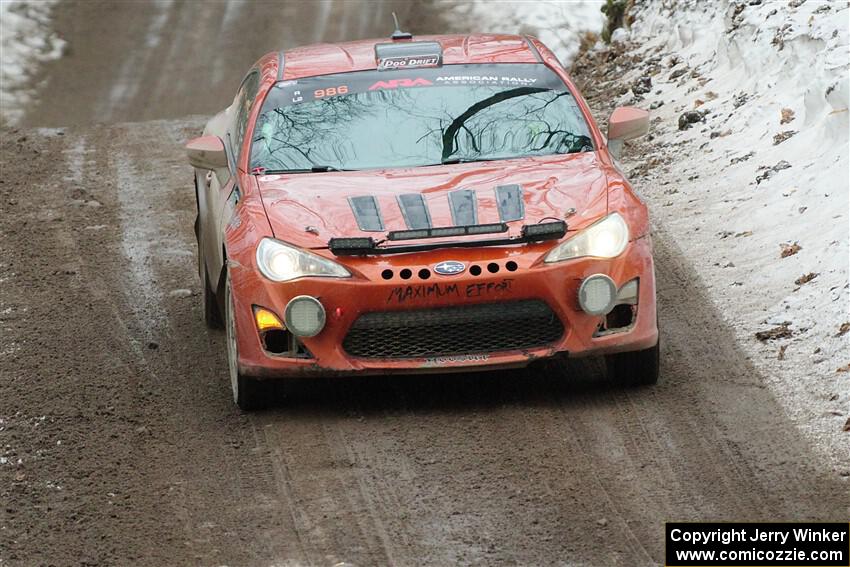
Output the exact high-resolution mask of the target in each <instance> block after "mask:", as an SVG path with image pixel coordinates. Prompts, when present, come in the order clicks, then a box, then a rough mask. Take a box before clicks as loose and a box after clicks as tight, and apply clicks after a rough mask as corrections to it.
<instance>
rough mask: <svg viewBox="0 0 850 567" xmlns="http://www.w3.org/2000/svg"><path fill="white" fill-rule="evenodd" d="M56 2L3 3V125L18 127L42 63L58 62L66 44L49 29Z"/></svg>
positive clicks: (0, 82)
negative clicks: (34, 78)
mask: <svg viewBox="0 0 850 567" xmlns="http://www.w3.org/2000/svg"><path fill="white" fill-rule="evenodd" d="M55 3H56V0H11V1H7V0H3V2H0V53H2V55H0V123H6V124H17V123H18V122H19V121H20V120H21V118H22V117H23V116H24V114H25V113H26V108H27V105H28V104H29V101H30V99H31V98H32V97H33V95H34V94H35V89H34V88H33V86H32V85H31V84H30V83H31V81H32V79H33V77H34V76H35V74H36V71H37V67H38V64H39V63H42V62H45V61H51V60H53V59H58V58H59V57H61V56H62V52H63V50H64V49H65V41H64V40H62V39H60V38H59V37H58V36H57V35H56V34H55V33H53V32H52V31H51V29H50V12H51V10H52V9H53V5H54V4H55Z"/></svg>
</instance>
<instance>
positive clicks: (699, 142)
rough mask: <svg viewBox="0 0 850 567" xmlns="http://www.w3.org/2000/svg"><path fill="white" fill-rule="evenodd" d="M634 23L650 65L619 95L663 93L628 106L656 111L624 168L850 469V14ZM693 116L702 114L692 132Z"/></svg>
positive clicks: (730, 6) (653, 12)
mask: <svg viewBox="0 0 850 567" xmlns="http://www.w3.org/2000/svg"><path fill="white" fill-rule="evenodd" d="M633 15H634V16H635V21H634V23H633V25H632V28H631V30H630V40H631V41H632V42H633V43H632V45H633V52H632V54H633V55H637V56H638V59H639V60H640V61H641V62H640V63H638V64H637V65H635V66H634V67H632V68H630V69H627V70H624V75H623V82H624V83H625V84H627V85H631V84H634V82H635V81H636V80H637V79H638V78H641V77H650V78H651V83H652V88H651V90H650V91H649V93H645V94H643V95H635V93H634V91H631V92H628V93H627V94H625V95H623V96H622V97H621V99H620V100H619V103H620V104H635V105H637V106H641V107H643V108H647V109H650V108H651V109H654V110H652V113H653V117H654V118H653V135H654V139H653V141H652V144H650V146H649V147H651V148H652V152H653V155H627V156H626V158H627V162H626V168H627V169H629V168H631V167H637V168H638V169H639V170H641V173H642V175H643V176H642V177H641V178H640V181H639V183H638V185H639V186H643V187H645V188H646V191H645V194H646V196H647V199H648V201H649V202H650V208H651V211H652V214H653V216H654V218H655V219H656V220H657V222H659V223H661V224H663V225H664V227H665V229H666V230H667V232H668V233H671V234H673V235H674V236H675V237H676V239H677V241H678V244H679V245H680V246H681V248H682V249H683V251H684V252H685V253H686V254H687V255H688V256H689V258H690V259H691V261H692V262H693V264H694V266H695V267H696V269H697V270H698V272H699V273H700V275H701V277H702V279H703V282H704V284H705V285H706V286H707V287H708V288H709V289H710V292H711V294H712V297H713V299H714V300H715V301H716V302H717V304H718V306H719V308H720V309H721V311H722V312H723V313H724V314H725V316H726V318H727V320H728V322H729V323H730V325H731V326H733V327H734V328H735V330H736V332H737V334H738V337H739V339H740V342H741V343H742V344H743V345H744V347H745V348H746V349H747V351H748V352H750V353H751V354H752V357H753V359H754V361H755V363H756V364H757V365H758V366H759V367H760V368H761V369H762V370H763V371H764V375H765V376H766V377H767V380H768V381H769V385H770V387H771V388H772V389H773V391H774V392H775V394H776V396H777V398H779V399H780V400H781V402H782V403H783V405H784V407H785V408H786V409H787V411H788V412H789V414H790V415H791V416H792V417H793V418H794V419H795V421H796V422H797V423H798V424H799V425H800V426H801V428H803V429H804V430H805V431H806V432H807V434H808V435H809V436H810V439H811V440H812V441H813V443H814V444H815V445H817V446H819V447H820V448H821V449H823V450H824V452H825V453H827V454H829V455H830V456H832V457H833V458H834V459H835V461H834V462H836V463H839V462H841V463H844V465H845V466H846V465H847V464H848V463H850V454H848V452H847V446H848V445H847V444H848V439H850V437H848V436H850V433H846V432H844V431H842V429H843V428H844V427H845V425H844V424H845V422H846V420H848V416H849V415H850V366H848V363H850V348H848V346H850V342H848V341H850V332H847V330H846V328H845V331H844V334H842V332H841V329H842V324H844V323H847V322H848V321H850V302H849V301H848V262H850V251H848V202H850V201H848V194H849V193H850V173H848V172H849V171H850V163H848V153H850V146H848V131H850V118H849V117H848V114H850V113H848V105H850V100H849V99H850V83H849V82H848V61H850V57H848V55H849V52H848V19H850V9H848V3H847V2H829V3H827V2H817V1H814V0H810V1H808V2H806V0H791V1H790V2H786V1H782V2H764V3H758V2H743V1H737V2H734V1H733V2H729V1H728V0H724V1H718V2H703V1H693V0H691V1H686V0H682V1H678V2H676V1H672V2H671V1H669V0H667V1H664V2H661V1H657V2H648V3H643V4H641V5H640V6H639V7H637V8H635V9H634V10H633ZM639 90H640V89H639ZM686 111H695V112H698V113H699V114H691V115H690V116H689V117H687V118H690V119H691V120H695V122H693V123H692V124H690V123H689V124H683V125H682V126H683V127H684V128H685V129H680V127H679V119H680V117H681V115H682V114H683V113H685V112H686ZM683 122H688V120H683ZM627 154H629V152H627ZM628 160H631V161H628ZM795 244H796V245H797V246H799V247H800V248H799V250H798V251H797V248H796V246H794V245H795ZM792 252H793V253H792ZM847 326H848V327H850V324H848V325H847ZM771 329H773V335H774V336H777V338H772V339H770V338H768V339H766V340H761V341H760V340H759V339H757V338H756V333H759V332H764V331H770V330H771ZM763 338H764V337H763ZM848 424H850V422H848Z"/></svg>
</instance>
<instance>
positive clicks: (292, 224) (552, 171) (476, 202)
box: [257, 152, 608, 249]
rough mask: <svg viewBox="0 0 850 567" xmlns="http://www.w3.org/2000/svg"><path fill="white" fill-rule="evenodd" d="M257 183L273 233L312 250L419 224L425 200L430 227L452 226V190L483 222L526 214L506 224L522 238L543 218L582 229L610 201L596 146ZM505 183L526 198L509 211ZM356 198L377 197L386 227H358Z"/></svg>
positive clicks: (265, 179)
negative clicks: (523, 232) (524, 231)
mask: <svg viewBox="0 0 850 567" xmlns="http://www.w3.org/2000/svg"><path fill="white" fill-rule="evenodd" d="M257 182H258V184H259V188H260V193H261V195H262V199H263V204H264V206H265V208H266V213H267V214H268V217H269V222H270V224H271V227H272V231H273V232H274V235H275V238H278V239H279V240H283V241H285V242H289V243H291V244H294V245H296V246H301V247H303V248H313V249H317V248H326V247H327V245H328V240H330V239H331V238H334V237H356V236H360V237H364V236H371V237H373V238H375V239H376V240H380V239H382V238H383V237H384V235H385V234H386V232H387V231H391V230H405V229H408V228H416V227H414V226H410V225H409V224H408V223H409V222H411V218H412V217H413V216H416V215H413V214H411V213H412V212H415V213H417V215H419V218H420V219H421V218H422V216H421V213H422V212H423V210H422V209H423V204H424V209H425V210H426V211H427V212H426V213H425V214H426V215H427V217H428V218H429V220H430V225H431V226H433V227H445V226H454V224H455V223H454V222H453V216H452V212H453V207H454V206H455V205H454V201H453V200H452V199H455V198H454V197H453V198H452V199H450V197H449V194H450V193H451V192H453V191H458V190H467V191H472V192H473V194H474V199H470V194H469V193H468V192H467V193H465V197H466V200H467V201H468V202H470V203H472V206H474V207H475V209H476V213H477V215H476V216H477V223H478V224H486V223H497V222H500V220H501V219H500V211H501V212H502V214H504V213H505V212H510V213H512V214H513V216H515V217H521V218H519V219H518V220H513V221H510V222H508V226H509V228H510V236H518V235H519V233H520V230H521V228H522V226H523V225H525V224H534V223H538V222H541V221H546V220H566V221H567V226H568V230H570V231H573V230H577V229H580V228H582V227H584V226H586V225H587V224H589V223H590V222H592V221H594V220H595V219H597V218H599V217H600V216H602V215H604V214H605V213H606V212H607V206H608V202H607V179H606V176H605V174H604V172H603V170H602V167H601V166H600V163H599V160H598V158H597V156H596V154H595V153H594V152H585V153H580V154H570V155H561V156H546V157H535V158H523V159H514V160H500V161H491V162H477V163H466V164H456V165H443V166H428V167H418V168H407V169H385V170H364V171H352V172H327V173H298V174H288V175H260V176H257ZM505 186H508V187H510V189H509V190H508V191H507V196H508V197H511V196H515V197H519V200H521V202H522V203H521V205H519V206H517V203H516V202H514V203H513V205H512V206H513V208H512V209H511V210H510V211H506V210H504V208H503V207H504V206H505V205H504V203H503V204H502V205H501V206H500V204H499V201H500V200H502V199H504V196H505V195H506V194H505V193H504V192H503V191H504V190H502V189H500V190H497V187H505ZM402 195H408V196H410V195H412V196H413V199H412V201H413V203H414V204H415V205H416V207H415V208H416V209H418V210H416V211H412V210H411V209H410V208H409V207H408V206H407V205H406V204H405V202H406V203H410V200H408V198H401V199H400V198H399V197H400V196H402ZM417 195H421V196H422V199H421V200H420V199H419V197H418V196H417ZM497 195H498V196H497ZM357 197H374V200H367V203H374V204H375V205H376V206H377V208H378V209H379V211H380V218H381V221H382V223H381V224H382V225H383V230H380V231H375V232H372V231H365V230H362V229H361V227H362V226H363V225H364V219H363V217H362V215H361V214H360V213H355V206H354V205H353V204H352V199H355V200H356V198H357ZM455 200H456V199H455ZM403 201H405V202H403ZM455 212H456V211H455ZM509 218H510V217H509ZM373 219H374V217H373ZM464 238H467V239H468V238H475V237H464ZM478 238H480V237H478ZM448 240H458V238H450V239H448ZM438 241H439V240H437V239H434V240H430V242H438Z"/></svg>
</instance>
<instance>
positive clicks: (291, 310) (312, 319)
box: [283, 295, 325, 337]
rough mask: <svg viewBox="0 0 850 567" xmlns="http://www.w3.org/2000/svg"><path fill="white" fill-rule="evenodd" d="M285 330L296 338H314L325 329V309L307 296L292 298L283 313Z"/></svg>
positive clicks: (314, 299) (313, 298)
mask: <svg viewBox="0 0 850 567" xmlns="http://www.w3.org/2000/svg"><path fill="white" fill-rule="evenodd" d="M283 319H284V321H285V323H286V328H287V329H289V330H290V332H292V334H293V335H295V336H297V337H315V336H316V335H318V334H319V333H320V332H321V330H322V329H323V328H324V327H325V308H324V307H322V304H321V303H319V300H318V299H316V298H315V297H310V296H309V295H299V296H298V297H293V298H292V299H291V300H290V301H289V303H287V304H286V310H285V311H284V313H283Z"/></svg>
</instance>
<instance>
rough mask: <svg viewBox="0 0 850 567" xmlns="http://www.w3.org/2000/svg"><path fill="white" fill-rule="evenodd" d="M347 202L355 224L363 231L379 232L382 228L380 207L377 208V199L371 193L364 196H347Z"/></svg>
mask: <svg viewBox="0 0 850 567" xmlns="http://www.w3.org/2000/svg"><path fill="white" fill-rule="evenodd" d="M348 204H349V205H351V211H352V212H353V213H354V218H355V219H357V226H358V227H360V230H362V231H364V232H381V231H382V230H384V220H383V219H382V218H381V209H379V208H378V200H377V199H375V197H373V196H371V195H367V196H365V197H349V198H348Z"/></svg>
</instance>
